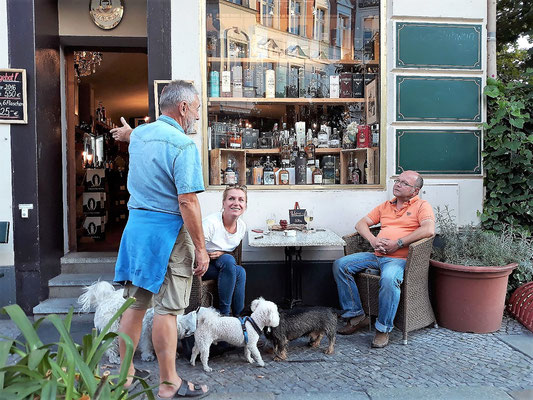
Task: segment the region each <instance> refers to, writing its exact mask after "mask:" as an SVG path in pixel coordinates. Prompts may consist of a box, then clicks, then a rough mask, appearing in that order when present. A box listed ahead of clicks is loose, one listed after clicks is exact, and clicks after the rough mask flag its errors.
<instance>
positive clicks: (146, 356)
mask: <svg viewBox="0 0 533 400" xmlns="http://www.w3.org/2000/svg"><path fill="white" fill-rule="evenodd" d="M141 360H143V361H154V360H155V356H154V355H153V354H152V353H147V354H146V353H141Z"/></svg>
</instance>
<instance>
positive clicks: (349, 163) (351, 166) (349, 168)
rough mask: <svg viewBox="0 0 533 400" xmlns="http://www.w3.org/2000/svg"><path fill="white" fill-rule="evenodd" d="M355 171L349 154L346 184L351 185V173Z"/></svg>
mask: <svg viewBox="0 0 533 400" xmlns="http://www.w3.org/2000/svg"><path fill="white" fill-rule="evenodd" d="M354 169H355V165H354V163H353V153H350V161H349V162H348V176H347V183H348V184H349V185H350V184H353V183H354V181H353V171H354Z"/></svg>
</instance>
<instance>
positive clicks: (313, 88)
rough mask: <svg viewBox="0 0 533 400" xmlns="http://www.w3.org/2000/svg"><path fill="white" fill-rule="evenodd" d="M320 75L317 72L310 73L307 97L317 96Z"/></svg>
mask: <svg viewBox="0 0 533 400" xmlns="http://www.w3.org/2000/svg"><path fill="white" fill-rule="evenodd" d="M319 79H320V76H319V74H318V73H317V72H313V73H311V81H310V82H309V97H311V98H313V99H314V98H316V97H318V81H319Z"/></svg>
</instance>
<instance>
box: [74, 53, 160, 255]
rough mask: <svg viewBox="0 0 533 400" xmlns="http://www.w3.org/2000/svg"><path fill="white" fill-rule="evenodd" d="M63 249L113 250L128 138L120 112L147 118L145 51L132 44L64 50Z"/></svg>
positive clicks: (122, 210)
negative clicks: (121, 132)
mask: <svg viewBox="0 0 533 400" xmlns="http://www.w3.org/2000/svg"><path fill="white" fill-rule="evenodd" d="M64 54H65V75H66V80H65V82H66V87H65V89H66V97H65V98H66V126H67V130H66V138H67V140H66V147H67V151H66V155H67V160H66V161H67V162H66V165H67V168H66V174H67V210H66V215H67V224H68V238H67V239H66V240H67V241H68V248H69V251H78V252H108V251H117V250H118V247H119V244H120V238H121V236H122V231H123V229H124V226H125V224H126V221H127V219H128V209H127V203H128V199H129V194H128V191H127V174H128V160H129V155H128V143H127V142H119V141H117V140H115V139H113V137H112V135H111V134H110V132H109V131H110V130H111V129H112V128H113V127H116V126H121V125H122V123H121V117H124V119H125V120H126V121H127V122H128V124H129V125H130V126H131V127H132V128H134V127H136V126H138V125H140V124H142V123H145V122H148V121H149V117H148V115H149V106H148V56H147V54H146V51H143V50H141V51H133V50H132V49H113V50H112V51H111V50H106V49H98V48H96V49H95V48H90V49H84V48H75V49H65V52H64Z"/></svg>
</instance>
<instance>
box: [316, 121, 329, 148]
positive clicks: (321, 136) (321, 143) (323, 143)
mask: <svg viewBox="0 0 533 400" xmlns="http://www.w3.org/2000/svg"><path fill="white" fill-rule="evenodd" d="M317 139H318V145H317V147H318V148H320V149H322V148H327V147H328V133H327V132H326V130H325V129H324V125H322V126H321V129H320V132H318V136H317Z"/></svg>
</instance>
